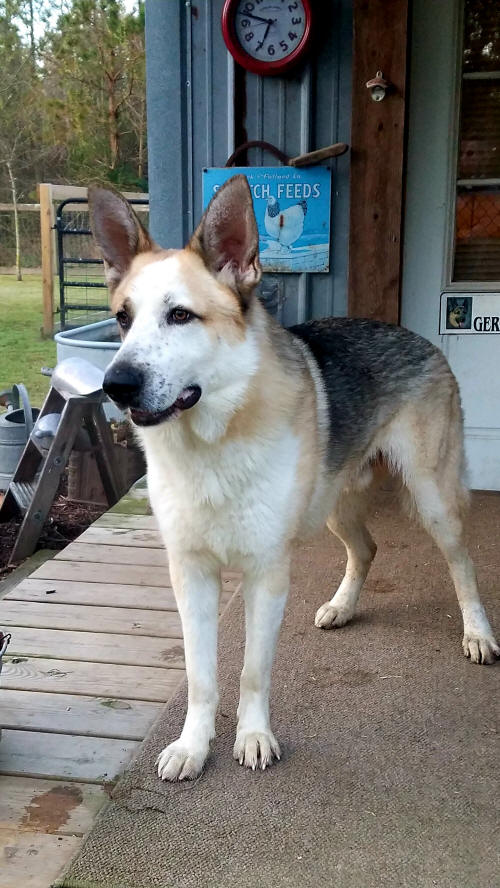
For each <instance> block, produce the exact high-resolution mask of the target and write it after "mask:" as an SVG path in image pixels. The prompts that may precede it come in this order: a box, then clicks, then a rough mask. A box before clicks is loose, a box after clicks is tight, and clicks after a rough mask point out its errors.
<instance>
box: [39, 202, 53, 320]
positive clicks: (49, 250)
mask: <svg viewBox="0 0 500 888" xmlns="http://www.w3.org/2000/svg"><path fill="white" fill-rule="evenodd" d="M51 188H52V186H51V185H39V186H38V198H39V201H40V241H41V247H42V293H43V335H44V336H52V334H53V332H54V249H53V243H54V238H53V235H52V227H53V225H54V207H53V203H52V194H51Z"/></svg>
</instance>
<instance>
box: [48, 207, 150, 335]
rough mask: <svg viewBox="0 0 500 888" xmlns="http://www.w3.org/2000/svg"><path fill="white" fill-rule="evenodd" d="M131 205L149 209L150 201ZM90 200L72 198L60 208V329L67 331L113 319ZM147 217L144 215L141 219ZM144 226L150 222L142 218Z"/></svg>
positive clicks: (56, 221)
mask: <svg viewBox="0 0 500 888" xmlns="http://www.w3.org/2000/svg"><path fill="white" fill-rule="evenodd" d="M129 203H130V204H134V205H137V206H138V207H146V208H148V206H149V200H148V199H147V198H131V199H129ZM88 212H89V211H88V201H87V198H86V197H70V198H67V199H66V200H63V201H62V202H61V203H60V204H59V205H58V207H57V211H56V220H55V226H54V227H55V230H56V237H57V268H58V274H59V325H58V326H59V328H60V329H61V330H67V329H68V328H71V327H79V326H81V325H82V324H88V323H90V322H91V321H99V320H102V319H104V318H107V317H109V315H110V309H109V303H108V294H107V286H106V282H105V279H104V267H103V261H102V259H101V258H100V256H99V254H98V251H97V249H96V246H95V244H94V241H93V238H92V232H91V230H90V227H89V219H88ZM144 215H146V214H145V213H141V217H143V216H144ZM141 221H142V222H143V223H144V221H146V227H147V219H146V220H144V218H141Z"/></svg>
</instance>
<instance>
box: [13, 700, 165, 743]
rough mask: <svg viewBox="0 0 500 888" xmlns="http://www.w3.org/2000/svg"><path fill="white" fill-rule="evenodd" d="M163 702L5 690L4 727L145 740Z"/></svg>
mask: <svg viewBox="0 0 500 888" xmlns="http://www.w3.org/2000/svg"><path fill="white" fill-rule="evenodd" d="M160 709H161V703H145V702H144V701H141V700H117V699H115V698H113V697H84V696H76V695H72V694H49V693H41V692H40V691H11V690H6V689H5V688H4V689H3V690H2V716H1V717H2V726H3V727H4V728H11V729H12V730H16V729H17V730H23V731H27V730H29V731H44V732H47V733H58V734H79V735H80V736H85V737H114V738H117V739H120V740H142V739H143V737H144V736H145V734H146V731H147V730H148V728H149V727H150V725H151V724H152V722H153V721H154V719H155V718H156V716H157V715H158V713H159V711H160Z"/></svg>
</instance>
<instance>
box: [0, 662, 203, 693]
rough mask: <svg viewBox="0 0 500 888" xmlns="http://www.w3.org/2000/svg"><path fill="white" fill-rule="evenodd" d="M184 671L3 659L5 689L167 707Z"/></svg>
mask: <svg viewBox="0 0 500 888" xmlns="http://www.w3.org/2000/svg"><path fill="white" fill-rule="evenodd" d="M184 674H185V673H184V670H183V669H163V668H157V667H154V666H120V665H116V664H114V663H99V666H98V667H97V668H96V664H95V663H85V662H80V661H79V660H59V659H47V658H43V657H23V656H21V657H14V656H12V657H11V656H10V655H9V656H8V657H6V658H4V662H3V670H2V688H10V689H12V690H19V691H40V692H46V693H52V694H83V695H87V696H91V695H92V694H99V696H101V697H112V698H116V699H119V700H129V699H135V700H145V701H150V702H153V703H155V702H158V703H164V702H165V701H166V700H168V699H169V697H171V695H172V694H173V692H174V690H175V689H176V688H177V687H178V685H179V683H180V682H181V681H182V680H183V678H184Z"/></svg>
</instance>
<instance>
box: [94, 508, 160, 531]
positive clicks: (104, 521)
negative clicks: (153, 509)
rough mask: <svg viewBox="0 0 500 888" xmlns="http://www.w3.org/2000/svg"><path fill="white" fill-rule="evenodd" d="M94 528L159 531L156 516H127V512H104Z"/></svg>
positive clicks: (95, 522)
mask: <svg viewBox="0 0 500 888" xmlns="http://www.w3.org/2000/svg"><path fill="white" fill-rule="evenodd" d="M92 527H124V528H130V529H133V530H140V529H142V530H158V522H157V520H156V518H155V517H154V515H127V514H126V513H125V512H104V514H103V515H101V516H100V518H98V519H97V521H94V523H93V524H92Z"/></svg>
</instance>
